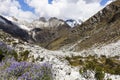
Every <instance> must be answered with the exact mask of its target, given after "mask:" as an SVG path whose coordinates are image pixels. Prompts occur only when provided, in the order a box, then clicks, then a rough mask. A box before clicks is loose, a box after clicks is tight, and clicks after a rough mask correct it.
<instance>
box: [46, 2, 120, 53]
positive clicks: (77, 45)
mask: <svg viewBox="0 0 120 80" xmlns="http://www.w3.org/2000/svg"><path fill="white" fill-rule="evenodd" d="M118 39H120V0H117V1H115V2H113V3H111V4H110V5H108V6H106V7H105V8H104V9H103V10H101V11H99V12H98V13H97V14H95V15H94V16H92V17H91V18H89V19H88V20H87V21H86V22H84V23H82V24H81V25H80V26H77V27H74V28H72V29H70V31H69V34H68V35H64V36H61V37H60V38H59V39H57V40H55V41H53V42H52V43H50V44H49V45H48V47H47V48H48V49H51V50H55V49H60V48H61V47H63V46H64V47H66V46H67V45H69V46H67V48H70V47H71V46H72V48H71V50H75V51H81V50H83V49H87V48H90V47H92V46H97V45H103V44H108V43H111V42H113V41H117V40H118ZM70 44H71V45H70ZM64 47H63V48H64Z"/></svg>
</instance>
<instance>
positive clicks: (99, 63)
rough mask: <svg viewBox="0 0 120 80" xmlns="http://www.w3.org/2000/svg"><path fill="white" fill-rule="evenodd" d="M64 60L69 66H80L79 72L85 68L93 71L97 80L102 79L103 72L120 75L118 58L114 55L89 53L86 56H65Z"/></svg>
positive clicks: (82, 71) (84, 70)
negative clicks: (108, 56)
mask: <svg viewBox="0 0 120 80" xmlns="http://www.w3.org/2000/svg"><path fill="white" fill-rule="evenodd" d="M118 57H119V56H118ZM66 60H68V61H69V63H70V65H71V66H81V67H82V68H81V69H80V70H79V72H80V74H82V73H84V72H86V71H87V70H90V71H95V75H94V76H95V78H96V79H97V80H103V78H104V76H105V73H109V74H114V75H120V60H119V59H116V57H110V58H106V56H104V55H102V56H101V57H99V58H98V57H95V56H91V55H90V56H87V57H82V56H73V57H66Z"/></svg>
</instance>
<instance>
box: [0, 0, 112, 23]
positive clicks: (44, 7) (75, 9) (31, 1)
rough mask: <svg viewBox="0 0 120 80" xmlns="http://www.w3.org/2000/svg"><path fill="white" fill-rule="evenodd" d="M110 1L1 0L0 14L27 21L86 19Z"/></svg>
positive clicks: (110, 0)
mask: <svg viewBox="0 0 120 80" xmlns="http://www.w3.org/2000/svg"><path fill="white" fill-rule="evenodd" d="M110 2H112V0H0V15H3V16H14V17H16V18H18V19H20V20H26V21H32V20H34V19H38V18H39V17H46V18H50V17H57V18H60V19H81V20H83V21H85V20H87V19H88V18H89V17H91V16H92V15H94V14H95V13H97V12H98V11H99V10H101V9H102V8H104V7H105V6H106V5H107V4H109V3H110Z"/></svg>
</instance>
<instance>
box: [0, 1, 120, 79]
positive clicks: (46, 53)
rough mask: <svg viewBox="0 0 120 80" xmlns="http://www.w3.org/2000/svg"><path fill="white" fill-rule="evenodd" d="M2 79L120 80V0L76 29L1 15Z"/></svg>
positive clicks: (50, 21)
mask: <svg viewBox="0 0 120 80" xmlns="http://www.w3.org/2000/svg"><path fill="white" fill-rule="evenodd" d="M74 21H76V20H71V19H70V20H68V22H71V23H73V22H74ZM0 79H1V80H9V79H10V80H18V79H19V80H28V79H31V80H37V79H39V80H119V79H120V0H116V1H114V2H112V3H111V4H109V5H108V6H106V7H105V8H104V9H103V10H101V11H99V12H98V13H96V14H95V15H93V16H92V17H91V18H89V19H88V20H87V21H85V22H82V23H81V24H80V25H75V26H74V27H71V26H69V24H68V23H67V22H66V21H64V20H61V19H58V18H55V17H52V18H50V19H48V20H47V19H45V18H44V17H41V18H39V19H38V20H34V21H33V22H26V21H20V20H18V19H16V18H14V17H11V18H9V19H8V18H6V17H3V16H0Z"/></svg>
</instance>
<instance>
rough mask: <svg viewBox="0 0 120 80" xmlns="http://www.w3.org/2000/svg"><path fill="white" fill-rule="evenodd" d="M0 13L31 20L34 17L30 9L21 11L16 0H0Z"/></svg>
mask: <svg viewBox="0 0 120 80" xmlns="http://www.w3.org/2000/svg"><path fill="white" fill-rule="evenodd" d="M0 14H1V15H4V16H14V17H16V18H18V19H22V20H32V19H34V18H35V17H36V16H35V15H34V14H33V13H32V12H30V11H23V10H22V9H21V6H20V4H19V2H18V1H17V0H0Z"/></svg>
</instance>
